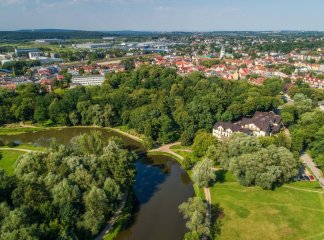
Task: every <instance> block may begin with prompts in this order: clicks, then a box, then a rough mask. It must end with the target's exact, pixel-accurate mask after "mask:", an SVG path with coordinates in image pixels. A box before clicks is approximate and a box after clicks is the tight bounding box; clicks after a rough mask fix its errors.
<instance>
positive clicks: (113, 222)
mask: <svg viewBox="0 0 324 240" xmlns="http://www.w3.org/2000/svg"><path fill="white" fill-rule="evenodd" d="M126 199H127V195H126V196H125V197H124V199H123V201H122V202H121V204H120V206H119V208H118V209H117V211H116V213H115V215H114V216H113V217H112V218H111V219H110V220H109V222H108V224H107V226H106V227H105V229H104V230H102V232H101V233H100V234H99V235H98V236H97V237H96V238H95V240H101V239H103V238H104V236H105V235H106V234H107V233H109V231H111V230H112V228H113V226H114V225H115V223H116V222H117V221H118V219H119V217H120V215H121V214H122V212H123V208H124V207H125V204H126Z"/></svg>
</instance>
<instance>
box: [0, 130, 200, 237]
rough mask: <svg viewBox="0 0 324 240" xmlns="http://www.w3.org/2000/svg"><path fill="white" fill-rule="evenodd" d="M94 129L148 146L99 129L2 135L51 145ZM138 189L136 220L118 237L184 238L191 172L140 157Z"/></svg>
mask: <svg viewBox="0 0 324 240" xmlns="http://www.w3.org/2000/svg"><path fill="white" fill-rule="evenodd" d="M93 130H97V131H101V132H102V134H103V136H104V137H105V138H111V137H119V138H121V139H122V141H123V143H124V145H125V146H127V147H128V148H130V149H132V150H136V151H143V150H144V147H143V146H142V145H141V144H140V143H138V142H136V141H135V140H133V139H130V138H128V137H125V136H124V135H121V134H119V133H116V132H113V131H109V130H106V129H98V128H63V129H61V130H58V129H51V130H45V131H38V132H34V133H24V134H18V135H8V136H0V140H1V141H3V142H5V143H9V142H12V141H14V142H17V143H32V144H34V145H37V146H44V147H47V146H49V145H50V142H51V141H52V140H53V138H55V139H56V141H57V142H58V143H61V144H66V145H69V144H71V139H73V138H74V137H76V136H79V135H80V134H83V133H90V132H91V131H93ZM136 170H137V174H136V179H135V184H134V192H135V195H136V198H137V201H138V203H139V206H138V210H137V211H136V213H134V216H133V221H132V223H131V224H130V226H128V227H127V228H126V229H125V230H124V231H122V232H121V233H120V234H119V235H118V236H117V239H118V240H128V239H129V240H181V239H182V238H183V236H184V234H185V232H186V228H185V222H184V220H183V219H182V216H181V214H180V213H179V211H178V206H179V205H180V204H181V203H182V202H185V201H187V199H188V198H189V197H192V196H193V195H194V190H193V186H192V182H191V181H190V178H189V176H188V174H187V173H186V172H185V171H184V170H183V169H181V167H180V165H179V164H178V163H177V162H176V161H175V160H173V159H172V158H170V157H165V156H154V157H149V158H147V157H140V158H139V159H138V160H137V161H136Z"/></svg>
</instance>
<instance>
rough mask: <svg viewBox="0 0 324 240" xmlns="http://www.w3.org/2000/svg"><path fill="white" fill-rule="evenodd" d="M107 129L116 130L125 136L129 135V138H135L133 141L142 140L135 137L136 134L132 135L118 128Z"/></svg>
mask: <svg viewBox="0 0 324 240" xmlns="http://www.w3.org/2000/svg"><path fill="white" fill-rule="evenodd" d="M108 129H109V130H111V131H115V132H118V133H120V134H121V135H124V136H127V137H129V138H131V139H133V140H135V141H138V142H143V140H142V139H141V138H140V137H137V136H135V135H132V134H130V133H127V132H124V131H122V130H119V129H118V128H108Z"/></svg>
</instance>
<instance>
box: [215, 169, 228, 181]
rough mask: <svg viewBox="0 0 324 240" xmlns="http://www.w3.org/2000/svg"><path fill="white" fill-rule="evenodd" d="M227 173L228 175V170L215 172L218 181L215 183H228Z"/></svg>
mask: <svg viewBox="0 0 324 240" xmlns="http://www.w3.org/2000/svg"><path fill="white" fill-rule="evenodd" d="M226 173H227V170H224V169H222V170H218V171H216V172H215V174H216V180H215V183H223V182H225V181H226Z"/></svg>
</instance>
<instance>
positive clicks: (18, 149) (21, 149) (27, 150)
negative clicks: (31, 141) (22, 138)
mask: <svg viewBox="0 0 324 240" xmlns="http://www.w3.org/2000/svg"><path fill="white" fill-rule="evenodd" d="M0 150H9V151H10V150H11V151H21V152H36V151H34V150H29V149H23V148H0Z"/></svg>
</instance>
